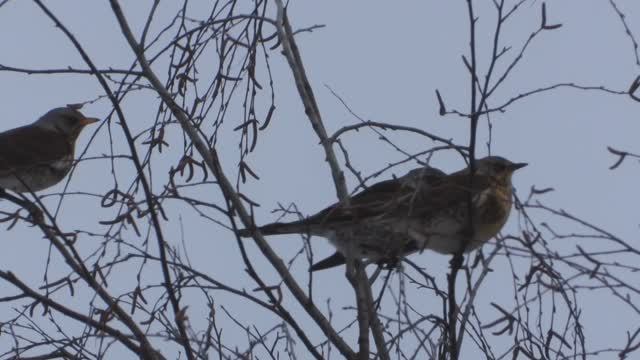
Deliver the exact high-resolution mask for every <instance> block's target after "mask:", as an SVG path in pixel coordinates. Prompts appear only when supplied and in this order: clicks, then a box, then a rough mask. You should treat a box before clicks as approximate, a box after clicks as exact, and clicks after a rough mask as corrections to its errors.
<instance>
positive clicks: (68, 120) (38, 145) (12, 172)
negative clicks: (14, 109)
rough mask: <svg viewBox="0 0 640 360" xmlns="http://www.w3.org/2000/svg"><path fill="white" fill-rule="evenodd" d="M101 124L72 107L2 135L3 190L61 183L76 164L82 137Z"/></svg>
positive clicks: (37, 188)
mask: <svg viewBox="0 0 640 360" xmlns="http://www.w3.org/2000/svg"><path fill="white" fill-rule="evenodd" d="M97 121H99V119H97V118H90V117H86V116H84V115H83V114H82V113H81V112H80V111H78V106H77V105H69V106H66V107H59V108H55V109H53V110H50V111H48V112H47V113H46V114H44V115H43V116H41V117H40V118H39V119H38V120H36V121H35V122H33V123H31V124H29V125H26V126H21V127H18V128H15V129H11V130H7V131H5V132H2V133H0V188H2V189H3V190H11V191H14V192H17V193H25V192H36V191H40V190H43V189H46V188H49V187H51V186H54V185H55V184H57V183H58V182H60V181H61V180H62V179H64V177H65V176H66V175H67V174H68V173H69V171H70V170H71V167H72V165H73V161H74V153H75V144H76V140H77V139H78V135H80V132H81V131H82V129H83V128H84V127H85V126H86V125H89V124H92V123H95V122H97Z"/></svg>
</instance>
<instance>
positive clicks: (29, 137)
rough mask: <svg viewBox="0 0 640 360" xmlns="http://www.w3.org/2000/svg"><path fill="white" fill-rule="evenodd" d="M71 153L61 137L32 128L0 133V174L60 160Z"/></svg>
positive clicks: (70, 148)
mask: <svg viewBox="0 0 640 360" xmlns="http://www.w3.org/2000/svg"><path fill="white" fill-rule="evenodd" d="M72 151H73V149H72V147H71V144H69V143H68V142H67V141H66V140H65V139H64V137H63V136H60V135H58V134H55V133H53V132H51V131H48V130H43V129H40V128H38V127H33V126H23V127H19V128H16V129H12V130H9V131H5V132H3V133H0V174H7V173H12V172H14V171H16V170H20V169H23V168H28V167H32V166H35V165H41V164H48V163H51V162H53V161H56V160H61V159H63V158H64V157H65V155H69V154H70V153H71V152H72Z"/></svg>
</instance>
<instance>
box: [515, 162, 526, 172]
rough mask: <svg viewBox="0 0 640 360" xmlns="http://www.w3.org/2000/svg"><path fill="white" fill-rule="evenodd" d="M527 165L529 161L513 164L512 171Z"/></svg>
mask: <svg viewBox="0 0 640 360" xmlns="http://www.w3.org/2000/svg"><path fill="white" fill-rule="evenodd" d="M527 165H529V164H527V163H515V164H511V171H516V170H518V169H521V168H523V167H525V166H527Z"/></svg>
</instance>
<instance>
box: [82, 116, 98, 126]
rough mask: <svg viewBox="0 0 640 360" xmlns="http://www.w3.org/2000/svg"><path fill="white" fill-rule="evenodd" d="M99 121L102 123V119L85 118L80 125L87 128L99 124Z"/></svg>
mask: <svg viewBox="0 0 640 360" xmlns="http://www.w3.org/2000/svg"><path fill="white" fill-rule="evenodd" d="M98 121H100V119H98V118H90V117H88V118H84V119H82V120H80V125H82V126H87V125H89V124H93V123H95V122H98Z"/></svg>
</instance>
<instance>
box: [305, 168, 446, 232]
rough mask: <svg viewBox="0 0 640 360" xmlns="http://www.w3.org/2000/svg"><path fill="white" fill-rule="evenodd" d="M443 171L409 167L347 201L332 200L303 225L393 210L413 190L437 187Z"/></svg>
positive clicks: (354, 219)
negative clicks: (404, 171)
mask: <svg viewBox="0 0 640 360" xmlns="http://www.w3.org/2000/svg"><path fill="white" fill-rule="evenodd" d="M445 177H446V175H445V174H444V173H443V172H441V171H440V170H437V169H432V168H428V169H427V171H422V169H419V170H418V169H417V170H412V171H411V172H409V173H408V174H406V175H405V176H403V177H400V178H397V179H391V180H385V181H381V182H379V183H376V184H374V185H372V186H370V187H368V188H366V189H365V190H363V191H361V192H359V193H358V194H356V195H354V196H352V197H351V199H350V200H349V204H348V205H345V204H342V203H336V204H333V205H331V206H329V207H327V208H326V209H324V210H322V211H320V212H319V213H317V214H315V215H313V216H311V217H309V218H307V219H305V220H302V221H303V222H304V223H306V225H308V226H309V225H311V226H313V225H338V224H340V223H353V222H358V221H361V220H364V219H367V218H372V217H377V216H385V215H389V214H393V213H394V212H395V211H396V210H397V209H398V208H401V207H402V203H403V202H409V201H410V198H411V197H412V196H414V195H415V194H416V193H425V192H428V191H429V189H430V188H432V187H438V186H440V184H441V183H442V181H443V179H445Z"/></svg>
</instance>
